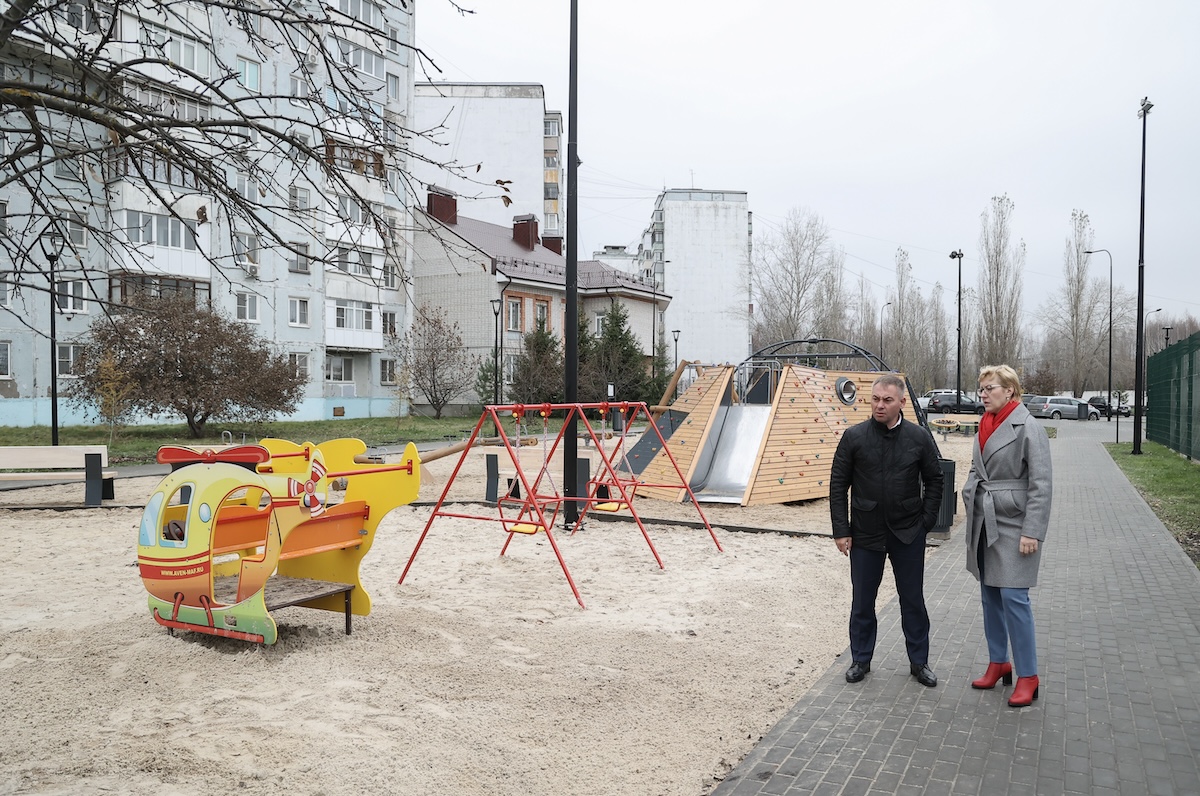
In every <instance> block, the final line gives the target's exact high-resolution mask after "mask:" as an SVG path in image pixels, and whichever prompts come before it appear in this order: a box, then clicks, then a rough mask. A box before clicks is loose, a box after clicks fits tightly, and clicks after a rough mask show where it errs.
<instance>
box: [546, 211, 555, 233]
mask: <svg viewBox="0 0 1200 796" xmlns="http://www.w3.org/2000/svg"><path fill="white" fill-rule="evenodd" d="M546 229H548V230H550V229H558V213H547V214H546Z"/></svg>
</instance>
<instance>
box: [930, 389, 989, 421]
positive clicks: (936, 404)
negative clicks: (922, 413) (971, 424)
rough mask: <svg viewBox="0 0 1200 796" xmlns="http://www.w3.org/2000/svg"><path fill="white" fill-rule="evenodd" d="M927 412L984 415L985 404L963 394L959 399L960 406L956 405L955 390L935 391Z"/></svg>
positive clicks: (931, 396)
mask: <svg viewBox="0 0 1200 796" xmlns="http://www.w3.org/2000/svg"><path fill="white" fill-rule="evenodd" d="M927 411H930V412H941V413H943V414H947V413H950V412H953V413H955V414H964V415H981V414H983V404H981V403H980V402H979V401H976V400H975V399H974V398H970V397H968V396H967V394H966V393H961V394H960V396H959V399H958V405H957V406H955V404H954V390H934V391H933V394H932V395H930V396H929V407H928V409H927Z"/></svg>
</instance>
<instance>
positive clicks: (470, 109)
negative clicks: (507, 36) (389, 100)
mask: <svg viewBox="0 0 1200 796" xmlns="http://www.w3.org/2000/svg"><path fill="white" fill-rule="evenodd" d="M413 90H414V104H413V118H414V129H416V130H420V131H423V134H422V135H421V136H420V137H418V138H417V139H415V140H414V141H413V144H412V146H413V150H414V152H416V153H417V154H418V157H416V158H414V160H413V164H412V167H413V180H414V182H415V183H416V184H417V190H418V192H419V193H420V195H421V198H422V201H424V198H425V196H426V195H427V194H426V193H425V192H427V191H428V190H429V189H430V187H431V186H436V187H437V188H438V189H439V190H444V191H449V192H450V193H453V194H454V195H455V197H456V200H457V202H458V206H459V209H460V210H461V211H462V212H463V213H464V214H465V215H467V216H469V217H471V218H473V219H476V220H478V221H485V222H487V223H489V224H498V225H501V226H505V225H507V224H508V223H509V221H510V220H511V219H512V218H513V217H514V216H521V215H528V214H533V215H535V216H537V217H538V219H539V224H540V227H541V229H542V231H543V237H544V238H545V239H546V240H547V244H548V245H549V246H550V247H552V248H553V247H554V246H555V245H558V244H557V242H558V241H560V240H561V238H563V237H564V235H565V232H566V216H565V215H564V212H565V207H566V197H565V194H564V192H563V180H564V174H565V171H564V167H563V161H562V155H561V152H562V133H563V119H562V113H561V112H559V111H547V110H546V99H545V90H544V89H543V88H542V86H541V85H539V84H536V83H416V84H415V86H414V89H413ZM560 251H561V247H560Z"/></svg>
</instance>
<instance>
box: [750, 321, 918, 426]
mask: <svg viewBox="0 0 1200 796" xmlns="http://www.w3.org/2000/svg"><path fill="white" fill-rule="evenodd" d="M822 343H832V344H834V345H839V346H843V347H844V348H846V349H847V350H845V351H809V352H803V353H795V354H792V353H781V352H782V351H784V350H785V349H787V348H789V347H791V346H801V345H814V346H815V345H820V344H822ZM813 359H834V360H845V359H861V360H864V361H865V362H866V363H867V364H868V365H869V366H871V368H872V369H873V370H876V371H879V372H881V373H887V372H890V371H891V368H889V367H888V366H887V363H886V362H884V361H883V358H882V357H880V356H878V355H877V354H874V353H872V352H871V351H868V350H867V349H865V348H863V347H862V346H860V345H855V344H854V343H848V342H846V341H845V340H836V339H834V338H831V337H809V338H805V339H802V340H784V341H781V342H778V343H772V344H770V345H768V346H764V347H762V348H760V349H758V350H757V351H755V352H754V353H753V354H751V355H750V356H748V357H746V359H744V360H743V361H742V362H741V364H740V365H739V367H742V366H747V367H749V366H752V363H753V362H754V361H755V360H776V361H792V360H813ZM904 384H905V386H906V387H907V389H908V397H909V401H910V402H911V404H912V408H913V414H914V415H915V416H916V418H917V423H918V424H919V425H921V426H922V427H924V428H925V429H929V418H928V416H927V415H926V412H925V410H924V409H922V408H921V404H920V403H918V402H917V393H916V390H914V389H913V385H912V382H911V381H909V379H908V376H907V375H906V376H905V377H904Z"/></svg>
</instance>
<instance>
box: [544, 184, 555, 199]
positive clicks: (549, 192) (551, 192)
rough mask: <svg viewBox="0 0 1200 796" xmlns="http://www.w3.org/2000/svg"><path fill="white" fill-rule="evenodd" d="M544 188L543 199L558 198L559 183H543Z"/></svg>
mask: <svg viewBox="0 0 1200 796" xmlns="http://www.w3.org/2000/svg"><path fill="white" fill-rule="evenodd" d="M542 188H543V191H542V195H543V198H546V199H557V198H558V183H556V182H547V183H543V184H542Z"/></svg>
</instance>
